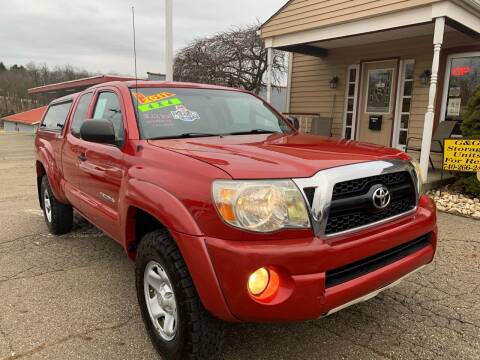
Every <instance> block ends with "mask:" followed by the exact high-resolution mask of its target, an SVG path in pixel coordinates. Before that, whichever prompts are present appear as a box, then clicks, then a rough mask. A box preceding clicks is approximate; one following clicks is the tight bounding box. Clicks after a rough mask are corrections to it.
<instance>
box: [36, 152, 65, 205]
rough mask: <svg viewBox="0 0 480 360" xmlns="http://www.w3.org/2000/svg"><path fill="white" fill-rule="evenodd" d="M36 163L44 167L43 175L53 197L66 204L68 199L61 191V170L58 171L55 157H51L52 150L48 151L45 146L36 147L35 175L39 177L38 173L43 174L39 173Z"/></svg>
mask: <svg viewBox="0 0 480 360" xmlns="http://www.w3.org/2000/svg"><path fill="white" fill-rule="evenodd" d="M38 163H40V164H41V165H42V166H43V168H44V169H45V174H44V175H46V176H47V178H48V182H49V184H50V188H51V189H52V192H53V195H54V196H55V198H56V199H57V200H58V201H60V202H62V203H65V204H67V203H68V200H67V198H66V197H65V193H64V192H63V190H62V186H61V183H62V172H61V171H60V169H59V168H58V165H57V163H56V162H55V159H54V157H53V150H52V149H50V151H47V149H46V148H45V147H42V148H40V149H38V156H37V165H36V171H37V177H40V175H43V174H40V169H39V167H38ZM39 195H40V191H39Z"/></svg>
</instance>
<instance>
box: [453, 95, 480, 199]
mask: <svg viewBox="0 0 480 360" xmlns="http://www.w3.org/2000/svg"><path fill="white" fill-rule="evenodd" d="M461 129H462V134H463V136H464V138H466V139H480V86H479V87H478V88H477V89H476V90H475V92H474V93H473V95H472V97H471V98H470V100H469V101H468V110H467V112H466V114H465V116H464V118H463V121H462V125H461ZM454 186H455V188H456V189H457V190H460V191H462V192H466V193H469V194H472V195H474V196H476V197H480V181H478V179H477V176H476V174H472V173H463V174H459V175H458V177H457V180H456V181H455V184H454Z"/></svg>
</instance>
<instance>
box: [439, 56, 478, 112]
mask: <svg viewBox="0 0 480 360" xmlns="http://www.w3.org/2000/svg"><path fill="white" fill-rule="evenodd" d="M479 86H480V53H479V52H474V53H463V54H454V55H450V56H449V57H448V59H447V66H446V73H445V88H444V92H443V103H442V120H454V121H462V120H463V116H464V115H465V113H466V111H467V107H468V102H469V100H470V98H471V97H472V95H473V93H474V92H475V90H476V89H477V88H478V87H479Z"/></svg>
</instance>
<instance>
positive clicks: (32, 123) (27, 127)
mask: <svg viewBox="0 0 480 360" xmlns="http://www.w3.org/2000/svg"><path fill="white" fill-rule="evenodd" d="M46 109H47V107H46V106H42V107H39V108H36V109H32V110H28V111H24V112H21V113H17V114H13V115H9V116H5V117H4V118H2V120H3V127H4V130H5V132H21V133H31V134H34V133H35V132H36V131H37V129H38V126H39V125H40V121H41V120H42V117H43V114H44V113H45V110H46Z"/></svg>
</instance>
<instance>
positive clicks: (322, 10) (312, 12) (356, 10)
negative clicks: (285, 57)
mask: <svg viewBox="0 0 480 360" xmlns="http://www.w3.org/2000/svg"><path fill="white" fill-rule="evenodd" d="M439 1H441V0H293V1H292V2H290V3H289V4H288V5H287V6H285V7H284V8H283V9H282V10H281V11H279V12H278V13H277V14H276V15H274V16H273V17H272V18H271V19H270V20H269V21H267V22H266V23H265V24H264V25H263V26H262V37H264V38H266V37H271V36H278V35H284V34H289V33H292V32H297V31H304V30H311V29H317V28H321V27H324V26H329V25H335V24H340V23H345V22H349V21H355V20H360V19H363V18H368V17H373V16H377V15H381V14H388V13H392V12H396V11H401V10H408V9H412V8H415V7H419V6H424V5H429V4H432V3H436V2H439Z"/></svg>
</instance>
